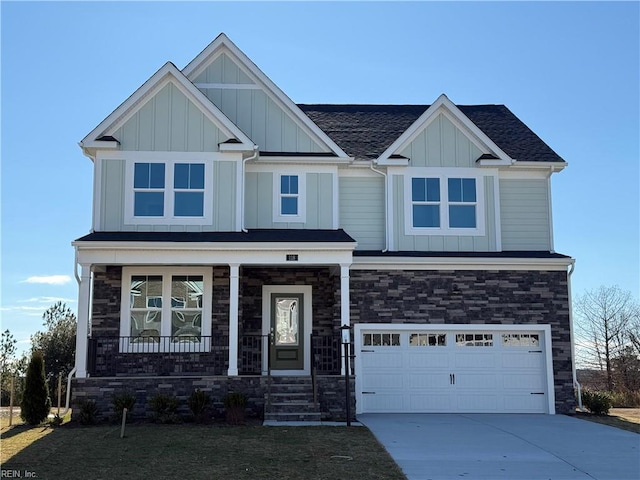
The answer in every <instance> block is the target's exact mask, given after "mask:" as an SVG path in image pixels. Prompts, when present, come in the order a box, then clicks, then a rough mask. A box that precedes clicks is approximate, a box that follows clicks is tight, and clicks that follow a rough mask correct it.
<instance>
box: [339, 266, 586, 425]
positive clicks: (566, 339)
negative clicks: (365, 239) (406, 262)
mask: <svg viewBox="0 0 640 480" xmlns="http://www.w3.org/2000/svg"><path fill="white" fill-rule="evenodd" d="M350 275H351V280H350V284H351V295H350V303H351V323H352V324H355V323H399V324H401V323H419V324H420V323H422V324H430V323H431V324H472V325H482V324H488V325H523V324H525V325H526V324H533V325H535V324H549V325H551V340H552V346H553V347H552V348H553V351H552V357H553V371H554V378H555V398H556V411H557V412H558V413H569V412H571V411H573V410H574V409H575V398H574V393H573V376H572V367H571V338H570V325H569V321H570V320H569V301H570V299H569V294H568V285H567V273H566V272H561V271H484V270H483V271H425V270H414V271H400V270H395V271H369V270H352V271H351V274H350Z"/></svg>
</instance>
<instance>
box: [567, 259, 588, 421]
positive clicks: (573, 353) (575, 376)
mask: <svg viewBox="0 0 640 480" xmlns="http://www.w3.org/2000/svg"><path fill="white" fill-rule="evenodd" d="M575 269H576V263H575V261H573V262H571V265H570V266H569V272H568V273H567V289H568V293H569V338H570V339H571V373H572V375H573V386H574V388H575V389H576V392H577V393H578V395H577V396H578V409H579V410H580V411H582V412H583V411H584V407H583V406H582V386H581V385H580V383H578V374H577V372H576V351H575V341H574V337H573V302H572V296H571V275H573V272H574V270H575Z"/></svg>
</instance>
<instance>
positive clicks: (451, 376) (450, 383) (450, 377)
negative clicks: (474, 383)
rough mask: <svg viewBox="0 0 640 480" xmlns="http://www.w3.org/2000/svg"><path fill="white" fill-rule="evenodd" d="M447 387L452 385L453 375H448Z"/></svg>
mask: <svg viewBox="0 0 640 480" xmlns="http://www.w3.org/2000/svg"><path fill="white" fill-rule="evenodd" d="M449 385H453V373H450V374H449Z"/></svg>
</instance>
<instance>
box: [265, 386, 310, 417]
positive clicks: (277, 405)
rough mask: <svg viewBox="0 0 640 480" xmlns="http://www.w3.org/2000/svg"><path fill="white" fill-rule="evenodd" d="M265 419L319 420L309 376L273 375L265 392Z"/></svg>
mask: <svg viewBox="0 0 640 480" xmlns="http://www.w3.org/2000/svg"><path fill="white" fill-rule="evenodd" d="M264 419H265V421H280V422H319V421H320V410H319V408H318V407H317V406H316V405H314V403H313V384H312V383H311V378H310V377H280V378H278V377H275V378H273V379H272V383H271V385H270V387H269V389H268V390H267V393H266V394H265V412H264Z"/></svg>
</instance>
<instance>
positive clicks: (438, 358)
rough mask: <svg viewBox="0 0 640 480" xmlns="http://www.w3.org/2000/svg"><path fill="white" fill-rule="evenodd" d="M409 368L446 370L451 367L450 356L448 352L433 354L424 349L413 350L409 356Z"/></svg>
mask: <svg viewBox="0 0 640 480" xmlns="http://www.w3.org/2000/svg"><path fill="white" fill-rule="evenodd" d="M406 355H407V367H409V368H424V367H427V368H446V367H449V362H450V355H449V353H448V352H442V353H431V352H426V351H424V349H420V348H412V349H411V351H409V352H408V353H407V354H406Z"/></svg>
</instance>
